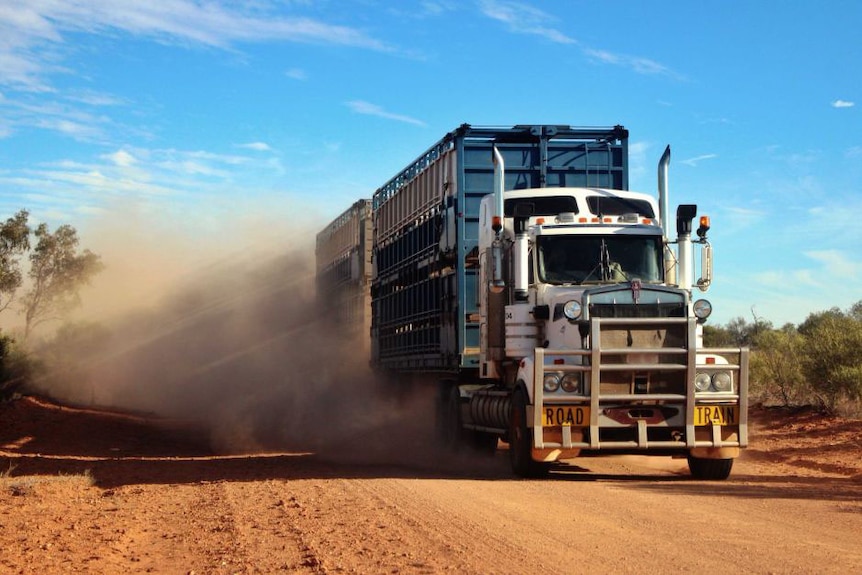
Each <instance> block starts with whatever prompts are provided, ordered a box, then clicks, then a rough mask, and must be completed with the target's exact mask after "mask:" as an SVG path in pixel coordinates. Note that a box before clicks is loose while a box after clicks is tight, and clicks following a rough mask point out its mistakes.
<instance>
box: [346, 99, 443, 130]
mask: <svg viewBox="0 0 862 575" xmlns="http://www.w3.org/2000/svg"><path fill="white" fill-rule="evenodd" d="M345 105H346V106H347V107H348V108H350V109H351V110H353V111H354V112H356V113H357V114H364V115H367V116H377V117H378V118H385V119H387V120H395V121H397V122H404V123H405V124H414V125H416V126H425V125H426V124H425V122H423V121H422V120H417V119H416V118H411V117H410V116H404V115H402V114H394V113H392V112H387V111H386V110H384V109H383V108H381V107H380V106H378V105H377V104H372V103H370V102H365V101H363V100H352V101H350V102H346V103H345Z"/></svg>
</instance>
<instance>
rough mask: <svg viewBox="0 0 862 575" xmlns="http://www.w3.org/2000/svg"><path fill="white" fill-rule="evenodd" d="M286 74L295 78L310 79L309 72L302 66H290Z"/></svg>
mask: <svg viewBox="0 0 862 575" xmlns="http://www.w3.org/2000/svg"><path fill="white" fill-rule="evenodd" d="M284 75H285V76H287V77H288V78H292V79H294V80H307V79H308V74H307V73H306V72H305V70H303V69H302V68H290V69H289V70H287V71H285V73H284Z"/></svg>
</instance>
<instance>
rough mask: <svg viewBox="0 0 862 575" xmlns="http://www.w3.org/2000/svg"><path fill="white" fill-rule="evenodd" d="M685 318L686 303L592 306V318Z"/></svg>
mask: <svg viewBox="0 0 862 575" xmlns="http://www.w3.org/2000/svg"><path fill="white" fill-rule="evenodd" d="M685 316H686V309H685V302H672V303H643V304H615V303H594V304H590V317H618V318H649V317H685Z"/></svg>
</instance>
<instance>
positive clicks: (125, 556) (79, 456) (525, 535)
mask: <svg viewBox="0 0 862 575" xmlns="http://www.w3.org/2000/svg"><path fill="white" fill-rule="evenodd" d="M806 417H807V418H806ZM806 417H803V418H799V417H796V418H790V419H780V420H779V419H778V418H777V417H772V416H769V415H762V416H761V417H760V418H759V420H758V421H759V422H760V423H759V424H758V427H757V428H756V429H755V430H754V433H753V437H754V438H755V440H754V446H753V447H752V448H751V449H749V450H748V451H746V452H745V455H744V457H743V458H742V459H741V460H740V461H738V462H737V465H736V467H735V469H734V472H733V475H732V476H731V479H730V480H728V481H725V482H704V481H694V480H692V479H690V478H689V476H688V473H687V470H686V467H685V463H684V461H679V460H670V459H666V460H665V459H662V460H648V459H645V458H638V457H614V458H602V459H584V460H578V461H577V462H576V463H577V465H576V466H572V467H569V468H568V469H566V470H565V471H560V472H557V473H554V474H552V477H551V478H550V479H547V480H536V481H532V480H530V481H528V480H516V479H512V478H511V476H510V474H509V472H508V468H507V461H506V456H507V453H506V452H505V451H504V449H501V450H500V451H498V453H497V454H496V455H495V456H494V457H493V458H491V459H488V460H483V461H475V460H474V459H473V458H467V457H465V458H462V459H460V460H449V461H447V462H441V461H436V460H435V461H432V460H430V459H426V460H417V459H416V458H415V457H408V456H405V458H404V460H405V461H407V462H408V463H407V464H399V463H398V462H396V461H394V460H391V459H390V460H389V461H384V460H379V461H373V460H369V461H366V462H362V460H360V459H357V458H355V457H353V458H351V457H348V456H347V454H344V455H343V456H339V457H328V458H327V457H323V456H320V455H312V454H302V453H297V454H285V453H280V454H253V455H248V454H244V455H232V456H225V455H216V454H213V453H212V452H211V451H209V449H208V448H207V447H206V443H205V442H200V441H194V440H192V439H193V437H192V439H190V435H189V430H188V429H181V428H178V427H176V426H174V427H171V426H168V425H164V423H163V422H162V424H160V425H157V426H154V424H153V423H152V422H151V421H148V420H146V419H141V418H134V417H128V416H124V415H120V414H102V413H94V412H87V411H79V410H72V409H68V408H60V407H58V406H54V405H51V404H49V403H46V402H40V401H37V400H31V399H24V400H20V401H17V402H14V403H12V404H7V405H5V406H2V407H0V465H2V467H0V471H2V473H3V477H2V478H0V572H2V573H180V574H189V573H196V574H202V573H219V574H221V573H275V572H284V573H444V572H445V573H483V574H484V573H519V574H520V573H542V574H550V573H636V572H637V573H642V572H653V573H706V572H718V571H721V572H746V573H842V574H843V573H852V572H860V570H862V461H860V459H862V458H860V454H862V435H860V430H862V422H850V423H847V422H841V421H840V420H824V419H822V418H817V417H814V416H806ZM794 437H797V438H804V440H805V441H804V442H802V443H800V442H799V441H798V440H797V441H795V442H793V441H791V440H792V439H793V438H794Z"/></svg>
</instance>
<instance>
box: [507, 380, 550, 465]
mask: <svg viewBox="0 0 862 575" xmlns="http://www.w3.org/2000/svg"><path fill="white" fill-rule="evenodd" d="M532 448H533V432H532V430H531V429H530V428H529V427H527V393H526V392H525V391H524V389H523V388H521V387H519V388H517V389H516V390H515V393H514V394H513V395H512V415H511V417H510V418H509V457H510V459H511V461H512V472H513V473H514V474H515V475H517V476H519V477H534V478H535V477H545V476H546V475H547V474H548V471H549V469H550V466H549V465H548V464H547V463H541V462H539V461H533V457H532V455H531V452H532Z"/></svg>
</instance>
